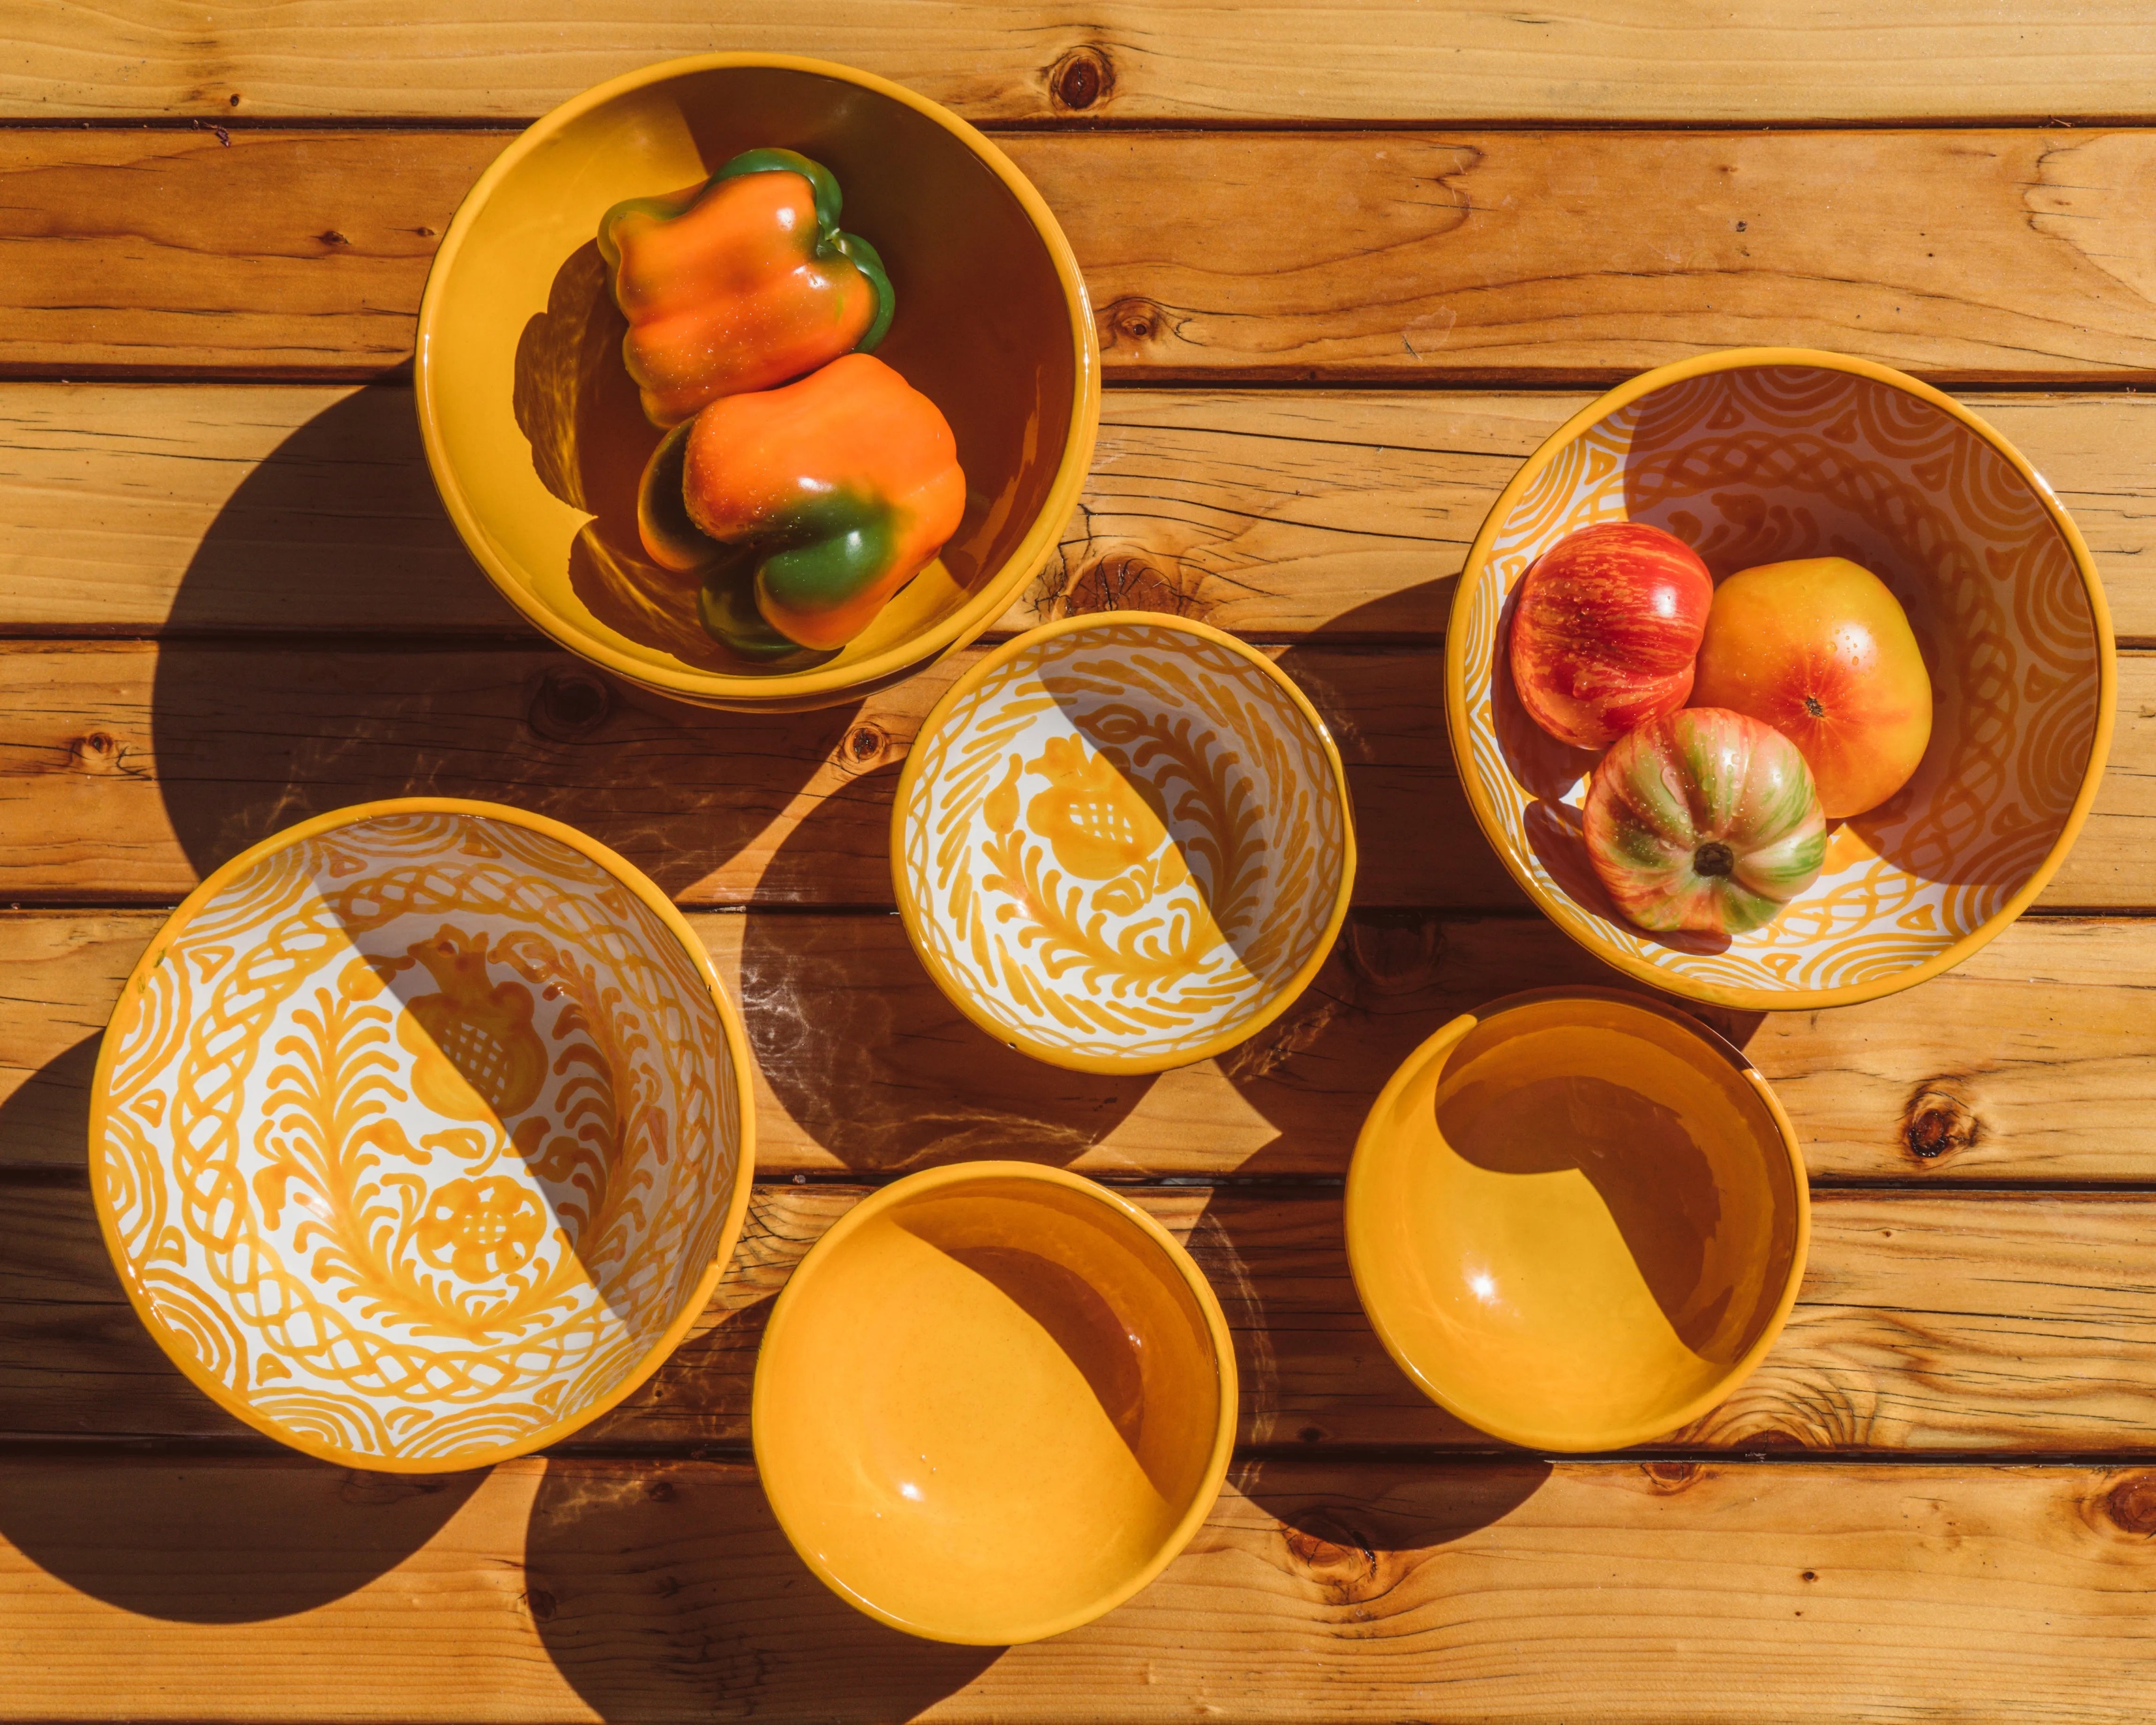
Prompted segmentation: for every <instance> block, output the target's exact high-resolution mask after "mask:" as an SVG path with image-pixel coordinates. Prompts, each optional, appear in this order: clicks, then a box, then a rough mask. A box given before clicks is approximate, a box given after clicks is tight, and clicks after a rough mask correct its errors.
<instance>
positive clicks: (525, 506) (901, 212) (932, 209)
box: [414, 54, 1099, 708]
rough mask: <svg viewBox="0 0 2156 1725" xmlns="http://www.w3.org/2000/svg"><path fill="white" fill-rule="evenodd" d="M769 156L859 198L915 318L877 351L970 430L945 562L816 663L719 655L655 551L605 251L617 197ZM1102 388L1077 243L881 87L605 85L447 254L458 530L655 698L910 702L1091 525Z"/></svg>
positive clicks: (830, 81) (429, 415) (786, 62)
mask: <svg viewBox="0 0 2156 1725" xmlns="http://www.w3.org/2000/svg"><path fill="white" fill-rule="evenodd" d="M763 147H776V148H784V149H790V150H794V151H798V152H799V153H801V154H803V155H804V156H807V157H810V158H812V159H813V160H814V161H815V162H820V163H822V164H823V165H824V167H828V168H829V170H830V171H831V172H832V173H833V174H834V176H835V177H836V178H837V180H838V182H839V184H840V185H841V186H843V187H844V193H845V224H846V228H847V229H848V230H849V231H850V232H851V233H854V234H859V235H860V236H861V237H863V238H864V239H867V240H869V241H870V243H871V244H873V245H874V246H875V249H876V251H877V252H878V254H880V258H881V260H882V262H883V264H884V266H885V269H886V270H888V272H889V275H890V279H891V285H892V288H893V290H894V293H895V295H896V301H897V304H898V305H899V306H900V307H901V308H902V310H901V312H900V315H899V316H897V317H896V319H895V320H894V321H893V322H892V325H891V331H890V333H889V334H888V335H887V336H885V337H884V339H883V340H882V341H880V343H878V345H877V347H876V357H878V358H879V359H881V360H883V361H885V362H887V363H888V364H889V365H891V367H892V368H893V369H894V370H896V372H898V373H899V374H900V375H901V377H904V378H905V379H906V382H909V383H911V385H912V386H913V387H914V388H916V389H918V390H920V391H921V393H923V394H925V395H927V397H928V398H930V399H931V400H932V401H933V402H934V403H936V404H937V408H939V409H940V410H941V411H942V413H943V415H944V417H945V418H947V420H948V421H949V422H950V425H951V429H952V433H953V434H954V435H955V437H956V439H957V452H958V460H959V465H961V466H962V468H963V469H964V470H965V475H966V480H967V485H968V495H967V501H966V506H965V511H964V516H963V518H962V520H961V521H960V523H959V525H958V528H957V531H956V533H955V534H954V535H953V536H952V538H951V541H950V542H949V543H948V544H947V545H946V546H945V547H944V549H943V552H942V556H941V557H938V558H937V560H936V561H935V562H932V564H930V565H929V567H927V569H925V570H923V571H922V572H921V574H920V575H919V576H918V577H917V578H916V579H915V580H914V581H913V582H912V583H911V584H910V585H909V586H908V587H907V588H906V590H905V592H904V593H901V595H900V596H899V597H898V598H896V599H895V600H894V601H893V602H892V603H891V604H889V605H887V606H885V608H884V609H883V611H882V613H881V614H880V615H879V616H878V617H877V619H875V623H874V624H872V625H870V627H869V628H868V629H866V630H865V631H864V632H863V633H862V634H860V635H859V636H857V637H856V638H855V639H853V640H852V641H851V642H850V643H849V644H847V646H846V647H845V648H844V649H843V650H842V651H840V652H839V653H838V654H837V655H835V656H834V657H832V658H830V659H829V660H824V661H821V662H819V663H816V664H814V665H808V666H806V667H797V666H789V665H786V664H784V663H783V662H782V663H779V664H776V665H774V664H773V663H770V662H768V661H764V660H756V659H752V658H748V657H745V656H743V655H740V654H737V653H735V652H733V651H731V649H728V648H726V646H724V645H722V644H721V643H719V642H718V641H716V640H714V639H712V638H711V636H710V635H709V634H707V633H706V631H705V629H704V628H703V625H702V624H701V623H700V622H699V621H698V618H697V610H696V595H697V592H698V589H699V587H700V586H701V583H700V582H699V581H698V580H697V579H696V577H694V576H693V575H685V574H683V573H680V572H676V571H670V570H668V569H666V568H664V567H661V566H660V565H659V564H658V563H656V562H653V560H652V559H651V558H650V557H648V556H646V555H645V553H644V547H643V545H642V543H641V542H640V540H639V536H638V532H637V519H636V516H637V510H636V503H637V489H638V480H639V476H640V475H641V474H642V472H643V470H644V464H645V461H646V459H648V458H649V455H650V454H651V453H652V451H653V449H654V448H655V447H656V446H657V444H658V442H659V438H660V433H659V431H658V429H657V428H655V427H654V426H653V425H652V424H651V423H650V422H649V420H648V419H647V418H645V416H644V411H643V409H642V408H641V407H640V405H639V401H638V393H637V388H636V385H635V383H634V381H633V380H632V379H631V378H630V377H629V373H628V372H627V370H626V368H625V367H624V365H623V363H622V357H621V343H622V339H623V336H624V333H625V332H626V329H627V325H626V323H625V322H624V320H623V318H622V316H621V314H620V313H619V311H617V310H616V309H615V307H614V305H613V299H612V297H611V295H609V293H608V286H607V279H606V278H607V271H606V267H605V264H604V261H603V259H602V258H601V257H600V255H599V249H598V244H597V243H596V242H595V240H594V239H593V235H594V234H596V233H597V231H598V223H599V219H600V218H601V217H602V216H603V214H605V213H606V212H607V211H608V209H609V208H611V207H613V205H615V204H617V203H620V202H621V201H622V200H624V199H626V198H648V197H652V196H655V195H663V194H666V193H672V192H675V191H676V190H678V189H679V188H680V187H684V186H686V185H690V184H692V183H694V182H698V181H700V180H701V179H703V178H705V177H708V176H709V175H710V174H711V173H712V172H714V171H715V170H716V169H717V168H718V167H720V166H721V165H722V164H723V163H725V162H727V161H729V160H731V158H732V157H735V156H737V155H738V154H739V153H740V152H741V151H743V150H747V149H753V148H763ZM756 177H757V178H770V177H771V176H762V175H759V176H756ZM1098 373H1099V357H1098V348H1097V340H1096V334H1095V331H1094V326H1093V321H1092V314H1091V310H1090V308H1089V307H1088V305H1087V304H1086V295H1085V288H1084V285H1083V283H1082V282H1081V280H1080V278H1079V275H1078V272H1077V266H1076V264H1075V262H1074V261H1073V260H1072V259H1071V257H1070V248H1069V246H1068V245H1067V244H1065V241H1064V239H1063V237H1062V234H1061V232H1060V229H1059V228H1057V227H1056V225H1055V218H1054V216H1053V215H1052V214H1050V212H1049V211H1048V209H1047V207H1046V206H1045V204H1043V203H1041V202H1040V199H1039V195H1038V194H1037V193H1034V191H1033V189H1032V188H1031V187H1030V186H1029V185H1028V184H1027V183H1026V182H1025V181H1024V177H1023V176H1021V175H1020V174H1019V172H1018V171H1017V169H1016V168H1015V167H1012V165H1011V164H1010V162H1009V159H1008V158H1007V157H1004V154H1003V152H1002V151H999V150H998V149H997V148H996V147H995V146H994V145H993V144H992V143H990V142H989V141H988V140H987V139H986V138H984V137H983V136H981V135H980V134H979V133H978V132H976V131H973V128H971V127H970V126H967V125H965V123H964V122H962V121H959V120H957V118H956V117H955V116H952V115H950V114H948V113H947V112H946V111H945V110H942V109H941V108H939V107H937V106H936V105H933V104H932V103H928V102H926V101H923V100H921V99H920V98H918V97H916V96H913V95H911V93H909V92H907V91H905V90H901V89H899V88H898V87H897V86H896V85H891V84H888V83H886V82H885V81H884V80H880V79H877V78H873V77H870V75H869V74H865V73H856V72H853V71H850V70H849V69H845V68H843V67H836V66H829V65H825V64H822V63H820V62H816V61H809V60H793V59H785V58H783V57H776V56H762V57H759V56H754V55H727V54H713V55H706V56H703V57H700V58H698V59H688V60H679V61H674V62H670V63H669V64H665V65H660V66H654V67H650V68H647V69H644V71H641V72H638V73H634V74H630V75H629V76H628V77H625V78H622V79H618V80H615V81H614V82H613V83H612V84H608V85H601V86H600V87H599V88H598V89H597V90H592V91H589V92H588V93H587V94H586V95H583V96H580V97H578V98H577V100H574V101H572V102H571V103H569V104H567V105H566V106H564V107H562V108H561V109H558V110H556V111H555V112H554V113H552V114H551V115H549V116H547V118H545V119H544V120H542V121H540V122H539V123H538V124H537V125H536V126H533V127H532V128H531V130H530V131H527V132H526V134H525V135H524V136H522V137H521V138H520V139H519V140H518V141H516V143H514V144H512V145H511V146H510V147H509V149H508V150H506V151H504V152H503V154H502V156H501V157H500V159H499V160H498V161H497V162H495V165H494V166H493V167H490V168H489V169H488V171H487V172H486V173H485V175H484V176H483V177H481V178H480V182H479V184H478V185H477V186H476V187H475V188H474V189H473V191H472V193H471V195H470V197H469V198H466V200H465V204H464V206H463V208H460V209H459V211H458V213H457V216H456V219H455V220H454V222H453V223H451V224H450V227H449V232H448V234H446V235H445V236H444V240H443V243H442V246H441V249H440V250H439V253H438V254H436V257H435V260H434V269H433V270H432V273H431V274H430V275H429V278H428V285H427V292H426V295H425V298H424V300H423V302H422V304H421V307H420V316H419V336H418V358H417V361H416V366H415V372H414V382H415V385H416V390H417V394H418V405H419V415H420V427H421V431H422V434H423V438H424V440H425V443H426V446H427V454H428V460H429V465H430V466H431V467H432V469H433V471H434V480H435V483H436V484H437V485H439V487H440V489H441V491H442V495H443V500H444V503H445V505H446V506H447V507H448V509H449V515H450V516H451V518H452V519H453V520H454V521H455V522H456V523H457V526H458V530H459V532H460V533H462V535H463V536H464V538H465V543H466V545H467V546H469V547H470V550H471V552H472V554H473V555H474V557H476V558H477V559H478V561H479V562H480V567H483V568H484V569H485V571H486V572H487V573H488V575H489V576H490V578H492V579H493V581H494V582H495V584H496V585H497V586H498V587H499V588H500V589H501V591H502V593H503V594H504V596H505V597H506V598H508V599H509V600H510V601H511V603H513V604H514V605H516V607H517V608H518V609H519V610H520V611H521V612H522V613H523V614H524V615H525V616H526V617H527V618H528V619H531V621H532V622H533V623H534V624H536V625H537V626H538V627H539V628H541V629H544V630H545V631H546V632H547V634H550V635H552V637H553V638H554V639H556V640H557V641H559V642H560V643H561V644H562V645H564V646H566V647H568V648H570V649H572V650H574V651H576V652H578V653H581V654H583V655H584V656H586V657H587V658H588V659H591V660H593V661H594V662H595V663H598V664H599V665H603V666H605V667H606V668H608V669H609V670H613V671H616V672H618V673H619V674H621V675H624V676H627V677H629V678H630V679H631V680H634V681H637V682H639V683H642V684H644V685H648V686H649V687H653V688H655V689H659V690H661V691H665V692H667V693H670V694H673V695H675V696H681V697H684V698H686V699H689V700H693V701H703V702H706V703H709V704H713V705H719V706H749V707H780V708H789V707H800V706H825V705H829V704H831V703H832V702H834V701H839V700H843V699H844V698H846V696H848V695H849V694H859V693H863V692H865V691H867V690H869V689H871V688H875V687H880V686H882V685H885V684H888V683H891V682H893V681H896V680H898V679H900V678H901V677H903V676H906V675H910V674H911V672H913V671H914V670H918V669H919V668H921V666H922V665H926V664H928V663H930V662H932V660H935V659H937V658H938V657H940V656H941V655H942V654H944V653H946V652H948V651H949V650H951V649H952V648H953V647H955V646H957V645H958V644H962V642H964V641H967V640H970V639H972V638H973V636H974V635H975V634H978V633H979V632H980V631H981V630H982V629H984V628H986V627H987V626H988V624H989V623H991V622H992V621H993V620H994V619H995V618H996V617H997V616H998V615H999V614H1001V613H1002V612H1003V610H1004V608H1005V606H1006V605H1007V604H1008V603H1009V599H1010V597H1011V595H1012V594H1013V593H1015V592H1016V591H1017V590H1018V588H1019V587H1020V586H1021V585H1022V584H1023V583H1024V582H1025V581H1026V580H1028V579H1029V578H1030V577H1031V576H1032V575H1033V573H1034V571H1035V570H1037V569H1038V568H1039V566H1040V564H1041V562H1043V561H1044V560H1045V558H1046V557H1048V556H1049V554H1050V552H1052V550H1053V549H1054V547H1055V542H1056V538H1057V536H1058V535H1059V534H1060V532H1061V531H1062V528H1063V526H1064V524H1065V521H1067V519H1068V518H1069V515H1070V511H1071V509H1072V508H1073V507H1074V506H1075V504H1076V501H1077V496H1078V490H1079V487H1080V485H1081V483H1082V482H1083V480H1084V478H1085V474H1086V466H1087V465H1088V463H1089V461H1090V459H1091V452H1092V443H1093V434H1094V429H1095V426H1096V422H1097V420H1098V418H1099V393H1098V392H1099V377H1098Z"/></svg>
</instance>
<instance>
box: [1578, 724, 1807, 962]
mask: <svg viewBox="0 0 2156 1725" xmlns="http://www.w3.org/2000/svg"><path fill="white" fill-rule="evenodd" d="M1584 812H1585V815H1586V835H1587V855H1588V857H1589V860H1590V861H1592V862H1593V864H1594V872H1595V874H1596V875H1599V877H1600V878H1601V880H1602V884H1603V885H1604V886H1605V887H1607V888H1608V889H1609V896H1610V897H1611V898H1612V899H1613V900H1614V901H1616V905H1617V908H1618V909H1619V910H1620V911H1623V912H1624V914H1625V916H1628V917H1630V919H1631V920H1632V921H1633V922H1636V923H1638V924H1639V925H1640V927H1642V928H1651V929H1655V930H1659V931H1662V932H1669V931H1673V930H1677V929H1686V930H1690V931H1692V932H1697V933H1717V934H1742V933H1743V932H1745V931H1746V930H1747V929H1750V928H1758V927H1760V926H1761V925H1762V924H1763V923H1767V922H1773V921H1774V918H1775V917H1776V916H1779V915H1780V914H1781V912H1782V910H1783V907H1784V906H1786V905H1787V904H1788V903H1789V901H1790V900H1791V899H1793V898H1794V897H1795V896H1797V895H1798V894H1799V893H1800V892H1802V891H1804V889H1805V888H1806V887H1807V886H1810V885H1811V884H1812V882H1813V881H1814V880H1816V879H1818V877H1819V871H1820V865H1821V864H1822V863H1824V862H1825V860H1826V817H1825V815H1824V814H1822V813H1821V812H1820V800H1819V794H1818V793H1817V792H1816V791H1815V790H1814V789H1813V788H1812V775H1811V769H1810V768H1808V767H1806V766H1805V765H1804V755H1803V753H1802V752H1800V751H1799V749H1798V747H1797V746H1796V745H1795V744H1794V743H1793V742H1790V741H1789V738H1788V737H1784V736H1783V735H1782V733H1781V732H1779V731H1777V730H1775V729H1774V726H1771V725H1763V724H1762V723H1760V721H1758V720H1757V719H1752V718H1747V717H1746V716H1744V715H1743V713H1734V712H1730V711H1727V709H1725V708H1722V707H1710V706H1700V707H1691V708H1687V709H1686V710H1684V711H1680V712H1675V713H1668V714H1665V715H1664V716H1661V717H1660V718H1655V719H1650V720H1649V721H1647V722H1646V723H1645V724H1644V725H1641V726H1640V727H1639V728H1638V729H1636V730H1634V731H1630V732H1626V733H1625V735H1624V736H1623V737H1620V738H1619V739H1618V740H1617V743H1616V745H1615V747H1613V748H1612V749H1611V750H1610V751H1609V753H1608V754H1606V755H1604V757H1602V759H1601V762H1600V763H1599V765H1597V766H1596V768H1595V769H1594V778H1592V779H1591V780H1590V781H1589V783H1588V787H1587V806H1586V809H1585V811H1584Z"/></svg>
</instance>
